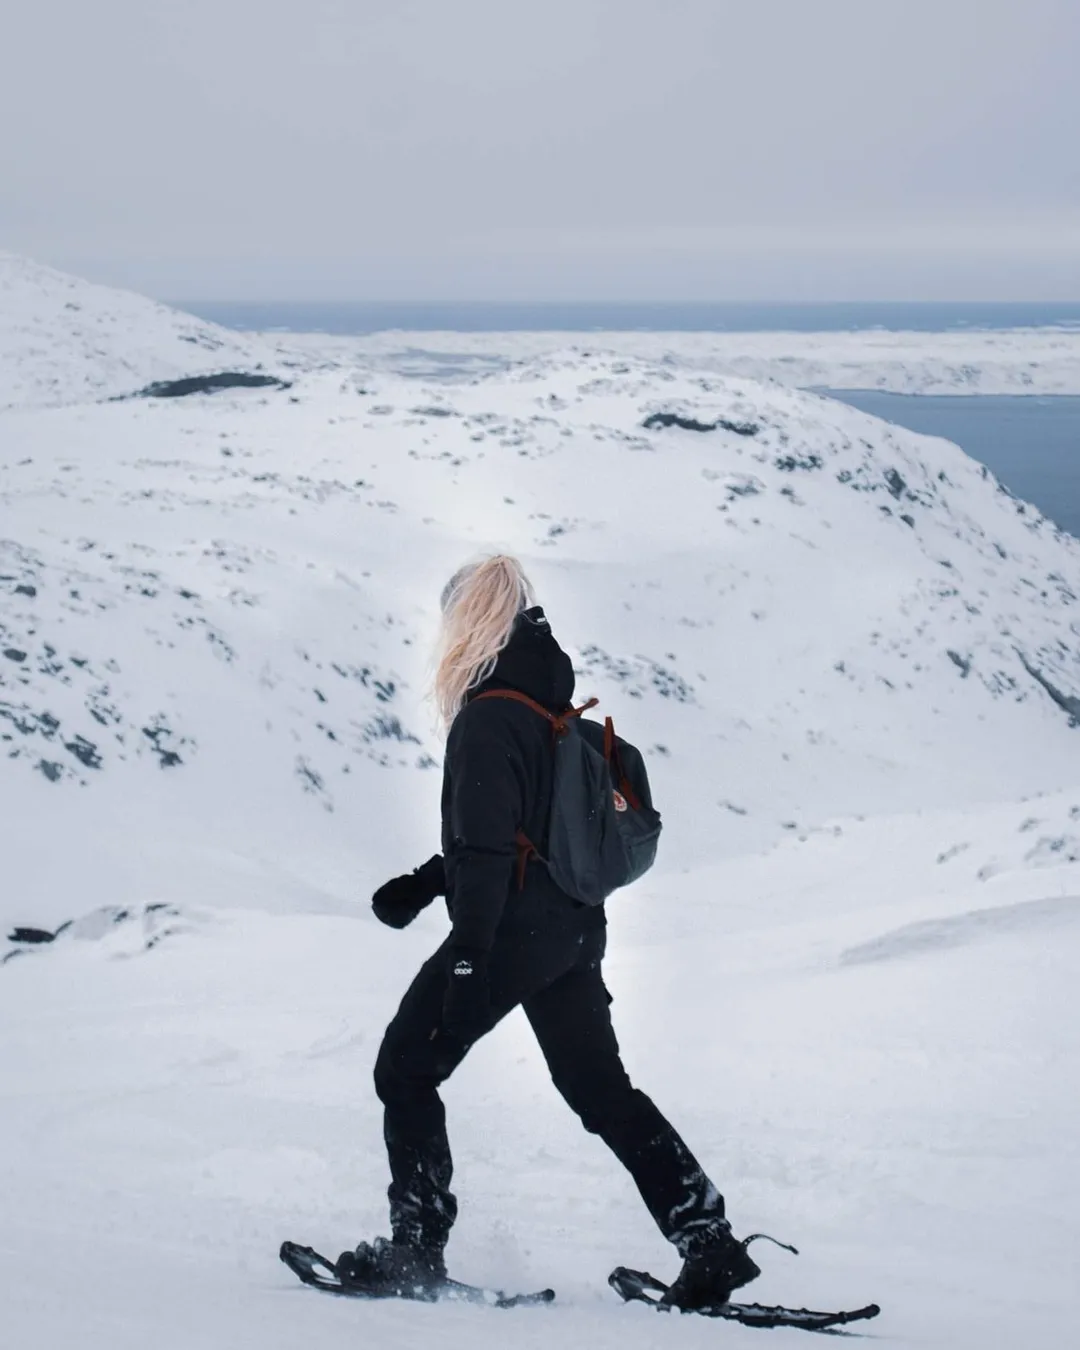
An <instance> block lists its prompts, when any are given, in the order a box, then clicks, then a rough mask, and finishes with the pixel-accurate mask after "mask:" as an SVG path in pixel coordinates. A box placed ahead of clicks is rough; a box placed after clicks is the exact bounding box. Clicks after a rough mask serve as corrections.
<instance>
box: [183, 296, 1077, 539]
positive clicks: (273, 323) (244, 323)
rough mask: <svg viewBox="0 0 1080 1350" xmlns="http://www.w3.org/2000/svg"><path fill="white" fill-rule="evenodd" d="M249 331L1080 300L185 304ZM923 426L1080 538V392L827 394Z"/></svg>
mask: <svg viewBox="0 0 1080 1350" xmlns="http://www.w3.org/2000/svg"><path fill="white" fill-rule="evenodd" d="M177 308H179V309H184V310H187V311H188V312H189V313H192V314H197V315H198V316H199V317H200V318H204V319H208V320H211V321H213V322H215V323H220V324H223V325H225V326H226V327H228V328H235V329H240V330H246V331H250V330H262V331H277V332H293V333H330V334H335V335H345V334H355V335H365V334H370V333H378V332H384V331H388V330H406V331H412V332H418V331H419V332H423V331H428V332H431V331H442V332H458V333H490V332H494V333H507V332H518V333H522V332H552V331H557V332H574V333H600V332H604V331H608V332H612V331H615V332H685V333H715V332H736V333H739V332H741V333H768V332H800V333H819V332H821V333H824V332H834V333H835V332H874V331H902V332H920V333H943V332H955V331H957V330H963V329H987V328H989V329H1007V328H1062V329H1069V330H1077V329H1080V302H1056V303H1055V302H1048V301H1033V302H1030V303H1029V302H1019V301H1017V302H984V303H972V304H959V303H956V304H953V303H927V302H917V301H911V302H902V301H896V302H880V303H869V302H851V303H843V302H838V303H829V304H823V303H782V302H767V303H741V302H716V303H713V302H697V303H682V302H672V303H660V302H642V303H629V302H626V303H583V302H565V303H564V302H561V301H547V302H543V301H541V302H538V301H528V302H525V301H520V302H518V301H474V302H462V301H437V302H436V301H431V302H428V301H425V302H420V301H401V302H389V301H386V302H383V301H379V302H374V301H365V302H354V301H341V302H332V303H328V302H315V301H313V302H310V303H307V302H301V301H281V302H277V301H259V302H248V301H233V302H228V301H205V302H197V301H183V302H179V303H178V304H177ZM821 392H826V393H829V394H831V396H832V397H834V398H838V399H841V400H842V401H844V402H846V403H849V404H851V405H852V406H853V407H856V408H861V409H862V410H863V411H864V412H870V413H873V414H874V415H875V416H877V417H883V418H885V419H886V420H887V421H890V422H895V423H897V424H898V425H899V426H903V427H908V428H909V429H910V430H912V431H921V432H925V433H927V434H929V435H932V436H944V437H946V438H947V439H948V440H951V441H955V442H956V444H957V445H959V446H961V447H962V448H963V449H964V450H966V451H967V453H968V454H969V455H971V456H973V457H974V458H975V459H978V460H980V461H981V462H982V463H984V464H986V465H987V466H988V467H989V468H990V470H991V471H992V472H993V474H994V475H995V476H996V477H997V478H998V479H999V480H1000V481H1001V482H1002V483H1004V484H1005V485H1006V486H1007V487H1008V488H1009V489H1010V490H1011V491H1012V492H1015V493H1016V495H1017V496H1018V497H1022V498H1023V499H1024V500H1025V501H1029V502H1032V503H1033V504H1034V505H1035V506H1037V507H1038V508H1039V510H1040V511H1042V512H1043V514H1044V515H1046V516H1048V517H1049V518H1050V519H1051V520H1052V521H1054V523H1055V524H1057V525H1059V526H1060V527H1061V528H1062V529H1063V530H1067V531H1069V532H1070V533H1071V534H1074V535H1077V536H1078V537H1080V397H1071V396H1054V397H1047V396H1041V395H1040V396H1017V397H1010V396H999V395H958V396H941V395H906V394H887V393H880V392H878V391H876V390H862V389H860V390H844V389H838V390H823V391H821Z"/></svg>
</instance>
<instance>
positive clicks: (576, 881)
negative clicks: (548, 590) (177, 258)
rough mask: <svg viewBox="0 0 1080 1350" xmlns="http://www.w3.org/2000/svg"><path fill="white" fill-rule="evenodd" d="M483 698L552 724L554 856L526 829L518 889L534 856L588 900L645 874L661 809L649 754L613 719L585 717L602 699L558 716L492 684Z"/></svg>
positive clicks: (594, 901)
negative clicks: (522, 708)
mask: <svg viewBox="0 0 1080 1350" xmlns="http://www.w3.org/2000/svg"><path fill="white" fill-rule="evenodd" d="M482 698H508V699H513V700H514V701H515V702H517V703H524V704H525V705H526V707H529V708H532V710H533V711H534V712H536V713H539V714H540V716H541V717H544V718H546V719H547V720H548V722H549V723H550V724H551V737H552V743H553V748H554V753H555V774H554V782H553V787H552V794H551V815H550V818H549V821H548V831H547V857H546V858H545V857H543V855H542V854H541V853H540V850H539V849H538V848H537V847H536V845H535V844H534V843H533V842H532V840H531V839H529V838H528V836H527V835H526V834H525V833H524V831H522V830H521V829H520V828H519V829H518V832H517V846H518V867H517V878H518V890H521V888H522V887H523V886H524V884H525V867H526V864H527V863H528V861H529V859H530V858H536V859H537V860H538V861H539V862H542V863H543V864H544V865H545V867H546V868H547V869H548V871H549V872H550V873H551V877H552V879H553V880H554V882H555V884H556V885H557V886H558V887H559V888H560V890H563V891H565V892H566V894H567V895H569V896H571V897H572V898H573V899H575V900H580V901H581V903H582V904H585V905H602V904H603V903H604V901H605V900H606V899H607V897H608V896H609V895H610V894H611V892H612V891H614V890H617V889H618V888H619V887H620V886H628V885H629V884H630V883H631V882H632V881H636V880H637V879H638V877H640V876H643V875H644V874H645V873H646V872H647V871H648V870H649V868H650V867H651V866H652V865H653V863H654V862H655V860H656V846H657V843H658V841H659V838H660V813H659V812H658V811H657V810H656V809H655V808H654V806H653V804H652V794H651V793H650V791H649V777H648V774H647V773H646V772H645V761H644V759H643V758H642V755H641V752H640V751H639V750H637V749H636V748H635V747H634V746H632V745H631V744H630V742H629V741H624V740H623V739H622V737H621V736H616V734H615V726H614V724H613V722H612V720H611V718H610V717H608V718H606V719H605V720H604V723H603V725H602V726H601V724H600V723H599V722H593V721H589V720H587V719H586V718H584V717H582V715H581V714H582V713H584V712H587V711H588V709H589V708H592V707H594V706H595V705H596V703H598V702H599V700H598V699H595V698H591V699H589V701H588V702H587V703H585V704H583V705H582V706H581V707H580V708H568V709H567V710H566V711H565V712H564V713H561V714H555V713H551V712H549V711H548V710H547V708H545V707H544V706H543V705H542V704H540V703H537V702H536V701H535V699H531V698H530V697H529V696H528V694H522V693H520V692H519V691H518V690H516V689H489V690H488V691H487V692H486V693H483V694H477V695H476V698H475V699H474V700H473V702H477V701H479V700H480V699H482Z"/></svg>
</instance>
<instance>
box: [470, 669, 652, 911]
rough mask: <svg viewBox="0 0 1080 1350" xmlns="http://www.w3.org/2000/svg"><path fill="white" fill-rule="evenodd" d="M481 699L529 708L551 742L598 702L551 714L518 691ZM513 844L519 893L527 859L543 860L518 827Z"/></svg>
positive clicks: (490, 692)
mask: <svg viewBox="0 0 1080 1350" xmlns="http://www.w3.org/2000/svg"><path fill="white" fill-rule="evenodd" d="M482 698H508V699H512V700H513V701H514V702H515V703H524V704H525V706H526V707H527V708H531V709H532V710H533V712H536V713H539V714H540V716H541V717H543V718H545V719H546V720H547V721H548V722H550V724H551V739H552V740H553V741H554V740H557V739H558V738H559V737H560V736H564V735H565V734H566V733H567V731H569V729H570V718H571V717H580V716H581V714H582V713H584V712H588V710H589V709H590V708H593V707H595V706H596V704H597V703H599V702H600V700H599V699H598V698H591V699H589V701H588V702H587V703H583V704H582V705H581V707H580V708H573V707H571V708H566V709H565V710H564V711H563V712H561V713H553V712H550V711H549V710H548V709H547V708H545V707H544V705H543V704H542V703H537V701H536V699H534V698H530V697H529V696H528V694H523V693H522V692H521V690H520V689H489V690H487V692H486V693H483V694H477V695H476V697H475V698H474V699H473V700H472V702H473V703H479V701H480V700H481V699H482ZM609 720H610V719H609ZM623 796H626V794H625V793H623ZM627 800H629V798H627ZM514 842H515V843H516V844H517V881H518V890H519V891H521V890H524V889H525V868H526V867H527V866H528V863H529V859H530V858H536V859H538V860H539V861H543V859H542V858H541V855H540V850H539V849H538V848H537V847H536V845H535V844H534V843H533V841H532V840H531V839H530V838H529V836H528V835H527V834H526V833H525V831H524V830H523V829H522V828H521V827H520V826H518V831H517V835H516V836H515V841H514Z"/></svg>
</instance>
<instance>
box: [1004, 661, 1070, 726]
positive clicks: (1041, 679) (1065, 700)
mask: <svg viewBox="0 0 1080 1350" xmlns="http://www.w3.org/2000/svg"><path fill="white" fill-rule="evenodd" d="M1016 654H1017V656H1019V658H1020V664H1021V665H1022V666H1023V667H1024V669H1025V670H1026V671H1027V673H1028V674H1029V675H1030V676H1031V678H1032V679H1033V680H1035V681H1036V683H1038V684H1040V685H1041V686H1042V687H1043V689H1045V690H1046V692H1047V693H1048V694H1049V695H1050V697H1051V698H1052V699H1053V700H1054V702H1055V703H1056V704H1057V705H1058V707H1059V708H1060V709H1061V711H1062V712H1064V713H1068V716H1069V726H1071V727H1080V698H1077V697H1076V696H1075V695H1074V694H1063V693H1062V692H1061V690H1060V689H1058V688H1057V686H1056V685H1054V684H1051V682H1050V681H1049V680H1048V679H1047V678H1046V676H1045V675H1044V674H1043V673H1042V671H1041V670H1036V668H1035V667H1034V666H1033V665H1032V664H1031V663H1030V662H1029V661H1028V659H1027V657H1026V656H1025V655H1024V653H1023V652H1021V651H1017V653H1016Z"/></svg>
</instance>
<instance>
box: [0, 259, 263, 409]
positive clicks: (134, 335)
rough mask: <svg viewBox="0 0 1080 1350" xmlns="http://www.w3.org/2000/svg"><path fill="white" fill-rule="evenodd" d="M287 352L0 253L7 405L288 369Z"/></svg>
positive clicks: (0, 400) (1, 363)
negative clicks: (211, 374) (210, 374)
mask: <svg viewBox="0 0 1080 1350" xmlns="http://www.w3.org/2000/svg"><path fill="white" fill-rule="evenodd" d="M288 361H289V356H288V353H286V352H284V351H282V350H281V349H280V347H279V344H277V343H275V342H273V341H272V340H270V339H263V338H260V337H257V336H246V335H241V334H239V333H233V332H231V331H230V330H229V329H227V328H221V327H219V326H218V325H217V324H212V323H204V322H203V321H202V320H201V319H195V318H193V317H192V316H191V315H189V314H181V313H180V312H179V311H177V310H173V309H168V308H166V307H165V306H164V305H159V304H156V303H155V302H154V301H152V300H147V299H145V298H144V297H143V296H141V295H132V294H129V293H128V292H126V291H116V290H112V289H110V288H109V287H106V286H95V285H93V284H92V283H91V282H88V281H82V280H80V279H79V278H77V277H72V276H68V275H66V274H65V273H63V272H57V271H55V270H54V269H53V268H51V267H43V266H41V265H40V264H39V263H35V262H31V261H30V260H29V259H28V258H23V257H20V256H19V255H18V254H14V253H4V252H2V251H0V410H2V409H4V408H12V407H35V408H36V407H55V406H58V405H62V404H76V403H84V402H87V401H89V400H92V399H100V398H108V397H114V396H118V395H124V394H131V393H134V392H135V391H136V390H139V389H141V388H143V387H144V386H145V385H148V384H150V383H151V382H152V381H156V380H171V379H178V378H180V377H182V376H186V375H201V374H203V373H204V372H207V371H216V370H223V369H229V370H241V371H248V372H252V371H256V370H268V369H270V370H280V369H282V368H285V367H287V365H288Z"/></svg>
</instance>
